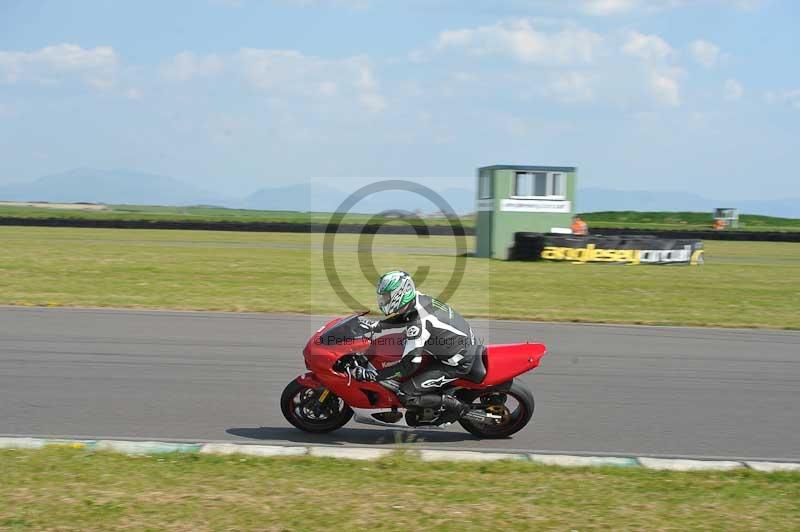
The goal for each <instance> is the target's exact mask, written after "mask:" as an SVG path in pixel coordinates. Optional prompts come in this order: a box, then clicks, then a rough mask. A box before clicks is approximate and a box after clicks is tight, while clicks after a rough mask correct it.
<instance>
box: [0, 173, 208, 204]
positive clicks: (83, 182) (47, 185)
mask: <svg viewBox="0 0 800 532" xmlns="http://www.w3.org/2000/svg"><path fill="white" fill-rule="evenodd" d="M0 199H3V200H15V201H50V202H64V203H70V202H77V201H85V202H94V203H132V204H145V205H148V204H149V205H192V204H199V203H219V201H217V200H216V199H215V198H213V197H212V194H211V193H209V192H207V191H205V190H202V189H200V188H198V187H196V186H194V185H191V184H189V183H185V182H183V181H179V180H177V179H174V178H172V177H166V176H159V175H153V174H146V173H142V172H132V171H128V170H98V169H94V168H77V169H75V170H70V171H68V172H64V173H61V174H53V175H48V176H45V177H41V178H39V179H37V180H35V181H31V182H22V183H12V184H9V185H0Z"/></svg>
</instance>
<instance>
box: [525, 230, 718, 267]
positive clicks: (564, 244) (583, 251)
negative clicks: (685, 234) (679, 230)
mask: <svg viewBox="0 0 800 532" xmlns="http://www.w3.org/2000/svg"><path fill="white" fill-rule="evenodd" d="M514 236H515V238H514V247H513V248H512V250H511V256H510V258H511V259H512V260H553V261H568V262H574V263H605V264H634V265H635V264H695V265H696V264H702V263H703V242H702V241H701V240H692V239H674V238H658V237H654V236H642V235H636V236H625V235H614V236H610V235H609V236H604V235H592V236H573V235H570V236H565V235H553V234H546V235H545V234H540V233H516V234H515V235H514Z"/></svg>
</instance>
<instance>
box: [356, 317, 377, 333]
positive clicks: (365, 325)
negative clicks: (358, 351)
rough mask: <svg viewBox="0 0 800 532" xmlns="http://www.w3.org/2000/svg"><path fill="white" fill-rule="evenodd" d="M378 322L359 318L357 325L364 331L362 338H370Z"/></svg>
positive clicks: (375, 330)
mask: <svg viewBox="0 0 800 532" xmlns="http://www.w3.org/2000/svg"><path fill="white" fill-rule="evenodd" d="M379 324H380V322H378V321H374V320H367V319H364V318H361V319H360V320H358V325H359V326H360V327H361V329H363V331H364V338H372V337H373V336H374V335H375V333H376V332H377V330H378V327H379Z"/></svg>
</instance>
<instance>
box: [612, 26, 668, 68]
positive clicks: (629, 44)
mask: <svg viewBox="0 0 800 532" xmlns="http://www.w3.org/2000/svg"><path fill="white" fill-rule="evenodd" d="M622 51H623V53H625V54H627V55H630V56H633V57H638V58H639V59H642V60H643V61H646V62H649V63H654V62H658V61H662V60H664V59H667V58H669V57H672V56H673V55H674V54H675V50H673V48H672V46H670V45H669V43H668V42H667V41H665V40H664V39H662V38H661V37H659V36H658V35H645V34H644V33H639V32H638V31H632V32H630V33H629V34H628V38H627V40H626V41H625V43H624V44H623V45H622Z"/></svg>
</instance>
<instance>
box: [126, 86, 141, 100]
mask: <svg viewBox="0 0 800 532" xmlns="http://www.w3.org/2000/svg"><path fill="white" fill-rule="evenodd" d="M125 97H126V98H128V99H129V100H141V99H142V91H140V90H139V89H136V88H131V89H128V90H126V91H125Z"/></svg>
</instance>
